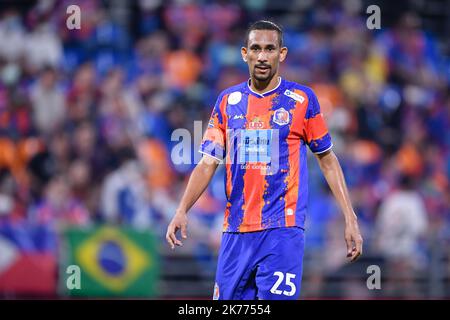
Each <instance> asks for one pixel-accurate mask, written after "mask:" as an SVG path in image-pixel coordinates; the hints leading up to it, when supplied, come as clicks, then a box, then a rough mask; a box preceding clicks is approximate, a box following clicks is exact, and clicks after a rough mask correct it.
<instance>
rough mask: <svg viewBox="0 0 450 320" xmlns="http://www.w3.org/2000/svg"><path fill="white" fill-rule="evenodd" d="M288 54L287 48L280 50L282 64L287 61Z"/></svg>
mask: <svg viewBox="0 0 450 320" xmlns="http://www.w3.org/2000/svg"><path fill="white" fill-rule="evenodd" d="M287 52H288V48H286V47H283V48H281V49H280V62H283V61H284V59H286V55H287Z"/></svg>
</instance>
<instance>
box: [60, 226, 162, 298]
mask: <svg viewBox="0 0 450 320" xmlns="http://www.w3.org/2000/svg"><path fill="white" fill-rule="evenodd" d="M64 238H65V244H66V248H65V249H64V251H66V252H65V254H64V255H65V258H63V263H62V265H63V270H66V269H67V267H69V266H78V267H79V270H80V275H79V277H80V279H79V288H73V287H72V288H69V287H68V286H67V285H66V278H67V275H66V277H65V276H64V275H62V276H60V279H61V287H63V288H65V290H67V292H68V294H69V295H73V296H84V297H152V296H154V295H156V293H157V292H156V285H157V280H158V274H159V264H158V256H157V252H156V245H155V240H154V237H153V235H152V234H151V233H150V232H148V231H147V232H142V231H136V230H133V229H130V228H123V227H121V228H117V227H111V226H102V227H95V228H92V229H88V230H86V229H75V228H72V229H68V230H67V231H66V232H65V233H64ZM61 271H62V270H61ZM62 282H64V283H62Z"/></svg>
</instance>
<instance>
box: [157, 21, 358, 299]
mask: <svg viewBox="0 0 450 320" xmlns="http://www.w3.org/2000/svg"><path fill="white" fill-rule="evenodd" d="M287 51H288V50H287V48H286V47H284V46H283V35H282V30H281V29H280V27H279V26H278V25H276V24H275V23H273V22H270V21H258V22H256V23H254V24H253V25H252V26H251V27H250V28H249V30H248V31H247V37H246V44H245V46H244V47H242V49H241V54H242V59H243V60H244V61H245V62H246V63H247V64H248V67H249V72H250V79H249V80H248V81H247V82H244V83H241V84H238V85H236V86H233V87H230V88H228V89H226V90H224V91H223V92H222V93H221V94H220V95H219V97H218V99H217V102H216V104H215V106H214V109H213V111H212V115H211V119H210V121H209V124H208V127H207V129H206V132H205V134H204V138H203V142H202V145H201V147H200V152H201V153H203V154H204V156H203V157H202V159H201V160H200V162H199V163H198V165H197V166H196V167H195V169H194V170H193V172H192V174H191V176H190V179H189V182H188V185H187V187H186V190H185V193H184V195H183V197H182V199H181V201H180V204H179V207H178V209H177V211H176V213H175V215H174V217H173V219H172V221H171V222H170V224H169V226H168V228H167V234H166V239H167V241H168V243H169V245H170V246H171V248H172V249H173V248H174V247H175V246H181V245H182V242H181V241H180V240H179V239H177V237H176V233H177V231H178V230H180V231H181V236H182V238H183V239H186V238H187V230H186V228H187V223H188V217H187V213H188V211H189V209H190V208H191V207H192V206H193V204H194V203H195V202H196V201H197V199H198V198H199V197H200V195H201V194H202V193H203V191H204V190H205V189H206V187H207V186H208V184H209V182H210V180H211V178H212V176H213V175H214V172H215V170H216V168H217V166H218V164H219V163H220V162H222V161H223V162H225V166H226V181H225V184H226V198H227V205H226V208H225V216H224V225H223V235H222V242H221V247H220V252H219V258H218V266H217V273H216V283H215V288H214V296H213V298H214V299H224V300H229V299H232V300H240V299H246V300H254V299H297V298H298V297H299V294H300V283H301V277H302V261H303V251H304V223H305V216H306V212H307V208H306V207H307V198H308V189H307V183H308V182H307V179H308V177H307V159H306V152H307V150H306V146H308V147H309V149H310V150H311V151H312V152H313V153H314V155H315V156H316V158H317V160H318V162H319V165H320V168H321V170H322V172H323V174H324V176H325V178H326V180H327V183H328V185H329V186H330V188H331V190H332V192H333V194H334V196H335V198H336V200H337V202H338V204H339V206H340V208H341V210H342V212H343V214H344V217H345V242H346V245H347V257H348V258H349V259H350V260H351V261H354V260H356V259H357V258H358V257H359V256H360V255H361V254H362V242H363V241H362V237H361V234H360V231H359V227H358V222H357V217H356V215H355V213H354V210H353V208H352V204H351V202H350V199H349V195H348V190H347V187H346V184H345V180H344V176H343V173H342V169H341V167H340V165H339V162H338V160H337V158H336V156H335V154H334V152H333V151H332V143H331V137H330V135H329V133H328V130H327V126H326V124H325V121H324V119H323V116H322V113H321V112H320V106H319V103H318V100H317V97H316V95H315V94H314V92H313V91H312V90H311V89H310V88H308V87H306V86H303V85H300V84H297V83H294V82H290V81H288V80H286V79H283V78H281V77H280V76H279V64H280V62H283V60H284V59H285V58H286V54H287Z"/></svg>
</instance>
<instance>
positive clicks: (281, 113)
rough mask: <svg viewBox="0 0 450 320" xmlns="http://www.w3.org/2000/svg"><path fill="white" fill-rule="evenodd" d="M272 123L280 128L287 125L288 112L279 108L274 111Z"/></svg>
mask: <svg viewBox="0 0 450 320" xmlns="http://www.w3.org/2000/svg"><path fill="white" fill-rule="evenodd" d="M273 122H275V123H276V124H278V125H280V126H284V125H285V124H288V123H289V112H288V111H287V110H286V109H284V108H280V109H278V110H276V111H275V112H274V114H273Z"/></svg>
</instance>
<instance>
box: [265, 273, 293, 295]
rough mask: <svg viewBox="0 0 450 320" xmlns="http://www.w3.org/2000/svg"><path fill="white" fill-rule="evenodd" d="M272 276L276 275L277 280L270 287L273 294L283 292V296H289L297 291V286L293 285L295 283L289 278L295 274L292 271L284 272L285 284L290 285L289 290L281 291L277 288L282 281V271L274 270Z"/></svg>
mask: <svg viewBox="0 0 450 320" xmlns="http://www.w3.org/2000/svg"><path fill="white" fill-rule="evenodd" d="M273 275H274V276H277V277H278V280H277V281H276V282H275V284H274V285H273V287H272V289H270V292H272V293H273V294H284V295H285V296H288V297H291V296H293V295H294V294H295V292H296V291H297V288H296V287H295V284H293V283H292V282H291V279H294V278H295V274H293V273H289V272H288V273H286V285H287V286H289V287H291V291H286V290H284V291H281V290H278V287H279V286H280V284H281V283H282V282H283V279H284V273H283V272H280V271H276V272H274V273H273Z"/></svg>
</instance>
